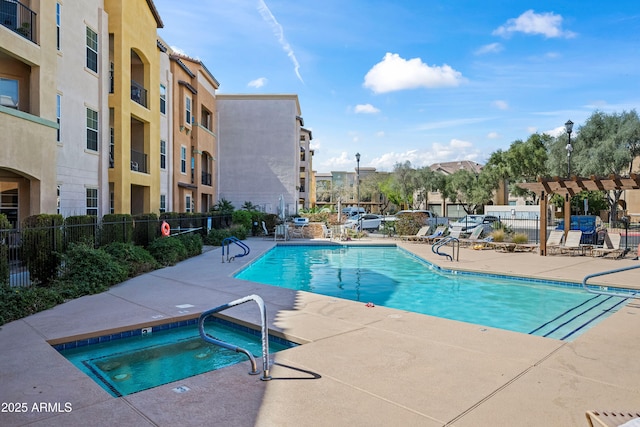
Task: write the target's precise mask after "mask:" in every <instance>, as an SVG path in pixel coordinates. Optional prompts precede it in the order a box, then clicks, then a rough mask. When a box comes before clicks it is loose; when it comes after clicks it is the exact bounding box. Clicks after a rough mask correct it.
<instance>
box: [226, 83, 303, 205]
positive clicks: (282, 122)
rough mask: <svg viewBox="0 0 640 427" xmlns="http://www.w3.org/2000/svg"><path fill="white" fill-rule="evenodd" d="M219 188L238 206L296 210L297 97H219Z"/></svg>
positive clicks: (297, 156)
mask: <svg viewBox="0 0 640 427" xmlns="http://www.w3.org/2000/svg"><path fill="white" fill-rule="evenodd" d="M217 106H218V142H219V144H218V146H219V159H220V161H219V162H218V164H219V180H218V183H219V188H218V194H219V197H220V198H221V199H225V200H228V201H230V202H231V203H232V204H233V206H234V207H235V208H236V209H239V208H240V207H242V205H243V204H244V202H251V203H253V204H254V205H258V206H262V207H263V208H264V209H265V211H266V212H267V213H274V214H278V213H279V206H280V204H281V203H280V198H281V197H284V205H285V214H287V215H292V214H295V213H296V206H297V200H298V192H297V190H296V186H297V185H299V179H298V177H299V167H300V166H299V165H300V148H299V141H300V121H299V120H298V118H299V117H300V106H299V103H298V96H297V95H220V94H219V95H218V96H217Z"/></svg>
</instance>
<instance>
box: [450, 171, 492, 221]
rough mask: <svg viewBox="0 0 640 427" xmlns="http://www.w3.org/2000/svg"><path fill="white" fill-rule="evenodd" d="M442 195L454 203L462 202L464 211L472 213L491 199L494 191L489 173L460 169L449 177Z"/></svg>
mask: <svg viewBox="0 0 640 427" xmlns="http://www.w3.org/2000/svg"><path fill="white" fill-rule="evenodd" d="M481 177H482V179H480V178H481ZM442 195H443V197H446V198H448V199H449V200H451V201H452V202H454V203H460V204H462V208H463V209H464V211H465V212H466V213H467V214H471V213H475V212H476V211H477V210H478V208H479V207H481V206H484V205H485V204H487V203H489V202H490V201H491V198H492V196H493V191H492V189H491V184H490V182H489V180H488V176H487V175H484V176H482V174H479V175H476V174H475V173H473V172H471V171H468V170H466V169H460V170H457V171H456V172H454V173H453V174H451V175H449V176H448V177H447V184H446V185H445V189H444V192H443V194H442Z"/></svg>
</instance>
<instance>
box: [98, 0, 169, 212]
mask: <svg viewBox="0 0 640 427" xmlns="http://www.w3.org/2000/svg"><path fill="white" fill-rule="evenodd" d="M104 6H105V10H106V12H107V14H108V15H109V27H108V28H109V30H108V31H109V39H108V41H102V43H105V44H106V45H107V46H108V58H109V59H108V60H109V69H110V70H111V71H110V90H109V97H108V98H109V122H108V123H109V134H110V135H109V138H110V140H111V141H112V142H110V160H109V161H110V164H109V171H108V179H109V184H108V185H109V199H110V202H109V211H111V212H114V213H131V214H140V213H147V212H158V211H159V210H160V161H159V159H160V72H159V71H160V51H159V49H158V39H157V32H156V30H157V28H162V26H163V24H162V20H161V19H160V16H159V15H158V13H157V10H156V9H155V6H154V5H153V2H152V1H150V0H105V1H104Z"/></svg>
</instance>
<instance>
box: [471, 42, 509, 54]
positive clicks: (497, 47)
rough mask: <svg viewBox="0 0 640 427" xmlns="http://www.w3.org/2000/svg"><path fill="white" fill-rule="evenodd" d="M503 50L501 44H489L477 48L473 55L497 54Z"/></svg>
mask: <svg viewBox="0 0 640 427" xmlns="http://www.w3.org/2000/svg"><path fill="white" fill-rule="evenodd" d="M503 49H504V46H502V44H500V43H491V44H486V45H484V46H480V48H478V49H477V50H476V51H475V54H476V55H486V54H487V53H498V52H502V50H503Z"/></svg>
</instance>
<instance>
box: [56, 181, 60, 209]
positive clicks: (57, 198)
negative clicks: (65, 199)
mask: <svg viewBox="0 0 640 427" xmlns="http://www.w3.org/2000/svg"><path fill="white" fill-rule="evenodd" d="M56 213H57V214H59V213H60V186H59V185H58V186H57V187H56Z"/></svg>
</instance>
